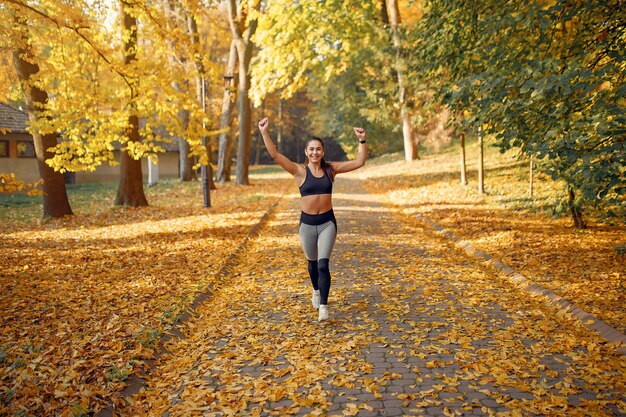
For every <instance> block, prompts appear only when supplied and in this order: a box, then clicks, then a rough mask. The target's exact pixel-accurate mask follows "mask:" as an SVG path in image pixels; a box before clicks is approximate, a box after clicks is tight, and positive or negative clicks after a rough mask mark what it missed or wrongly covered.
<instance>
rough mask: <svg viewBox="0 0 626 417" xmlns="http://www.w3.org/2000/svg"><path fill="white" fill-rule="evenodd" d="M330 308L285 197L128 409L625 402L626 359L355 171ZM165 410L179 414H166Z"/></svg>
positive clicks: (506, 408) (529, 410)
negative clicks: (389, 202)
mask: <svg viewBox="0 0 626 417" xmlns="http://www.w3.org/2000/svg"><path fill="white" fill-rule="evenodd" d="M337 191H338V192H337V193H336V194H335V196H334V200H335V209H336V213H337V218H338V223H339V238H338V242H337V246H336V249H335V252H334V256H333V262H332V264H331V265H332V272H333V286H332V289H331V300H330V303H329V306H330V313H331V320H330V321H328V322H325V323H319V322H318V321H317V320H316V319H317V314H316V310H314V309H313V307H312V306H311V304H310V298H309V297H310V288H309V285H310V284H309V280H308V277H307V273H306V262H305V260H304V257H303V254H302V250H301V249H300V247H299V243H298V238H297V234H296V227H297V216H298V203H297V200H296V199H288V198H287V199H284V200H283V201H281V203H280V204H279V207H278V209H277V211H276V215H275V217H274V219H273V221H271V222H270V223H268V225H267V226H266V227H265V228H264V229H263V230H262V232H261V234H260V236H259V237H258V238H256V239H255V240H253V241H252V242H251V244H250V247H249V249H248V250H247V252H248V256H247V257H245V259H244V260H243V261H242V262H241V264H240V265H239V266H238V267H237V268H235V269H234V270H233V280H232V281H231V284H230V285H228V286H225V287H223V288H222V289H221V290H220V291H219V292H218V293H216V294H214V296H213V298H211V300H210V302H208V303H206V304H204V305H201V306H200V308H199V310H198V312H197V313H198V315H197V316H196V317H195V318H193V319H192V320H191V321H190V322H189V325H188V327H187V331H186V335H187V337H186V338H185V339H182V340H176V341H173V342H172V343H170V344H169V345H168V348H169V351H170V353H169V354H167V355H165V356H163V357H162V358H161V359H160V360H159V361H158V363H157V364H156V366H155V367H154V368H153V370H152V371H151V375H150V378H149V380H148V382H147V386H146V387H145V389H144V390H143V391H141V392H140V393H139V394H137V395H136V396H134V397H133V398H132V399H131V401H132V405H131V406H129V407H127V408H124V409H122V410H120V413H121V415H146V416H148V415H149V416H154V415H169V416H239V415H252V416H254V415H276V416H286V415H301V416H304V415H327V416H350V415H359V416H383V415H386V416H399V415H437V416H440V415H447V416H457V415H496V414H497V415H502V416H504V415H508V416H521V415H546V416H561V415H568V416H585V415H607V416H610V415H615V416H616V415H620V414H623V413H625V412H626V402H625V400H626V399H625V398H624V392H625V390H626V359H625V358H624V357H623V356H621V355H620V354H619V353H617V352H616V350H615V349H614V347H613V346H610V345H608V344H606V343H604V342H603V341H602V340H600V339H599V338H598V337H597V335H595V334H594V333H592V332H590V331H589V330H587V329H586V328H585V327H584V326H582V325H581V324H580V323H579V322H578V321H576V320H575V319H572V318H571V317H568V316H567V315H563V314H561V313H559V312H558V311H556V310H554V309H551V308H549V307H547V306H546V304H545V303H544V302H543V301H542V300H537V299H532V298H529V297H528V296H527V295H525V294H524V293H522V292H520V291H519V290H518V289H516V288H514V287H513V286H511V285H510V284H509V283H508V282H507V281H506V279H504V278H503V277H502V276H501V275H499V274H498V273H497V272H496V271H495V270H493V269H490V268H488V267H485V266H483V265H481V264H480V263H478V262H476V261H473V260H472V259H469V258H468V257H467V256H466V255H465V254H463V253H462V252H461V251H459V250H457V249H456V248H454V247H453V246H452V245H451V244H450V243H449V242H448V241H446V240H445V239H443V238H441V237H439V236H438V235H437V234H435V233H433V232H432V231H430V230H429V228H428V227H426V228H424V227H421V226H420V225H416V224H414V223H412V222H409V221H408V218H409V216H407V215H404V214H402V213H399V212H398V210H397V209H395V208H394V207H392V206H386V205H383V204H381V203H379V202H377V200H378V198H377V197H376V196H373V195H371V194H368V193H367V192H365V190H364V189H363V187H362V185H361V184H360V181H356V180H354V179H350V178H349V177H343V178H341V179H339V180H338V182H337ZM164 413H167V414H164Z"/></svg>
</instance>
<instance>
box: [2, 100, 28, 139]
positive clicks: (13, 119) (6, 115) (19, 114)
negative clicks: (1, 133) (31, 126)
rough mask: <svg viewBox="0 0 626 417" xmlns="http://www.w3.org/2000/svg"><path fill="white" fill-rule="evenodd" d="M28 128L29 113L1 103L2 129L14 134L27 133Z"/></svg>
mask: <svg viewBox="0 0 626 417" xmlns="http://www.w3.org/2000/svg"><path fill="white" fill-rule="evenodd" d="M27 126H28V113H26V112H25V111H22V110H20V109H16V108H15V107H13V106H9V105H8V104H6V103H2V102H0V129H9V130H10V131H11V132H14V133H26V127H27Z"/></svg>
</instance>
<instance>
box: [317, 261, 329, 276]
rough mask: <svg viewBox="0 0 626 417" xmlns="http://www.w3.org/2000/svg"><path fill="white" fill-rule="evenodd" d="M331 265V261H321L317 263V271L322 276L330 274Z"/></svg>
mask: <svg viewBox="0 0 626 417" xmlns="http://www.w3.org/2000/svg"><path fill="white" fill-rule="evenodd" d="M329 263H330V260H329V259H320V260H318V261H317V269H318V270H319V272H320V274H323V273H326V274H328V273H329V272H330V268H329Z"/></svg>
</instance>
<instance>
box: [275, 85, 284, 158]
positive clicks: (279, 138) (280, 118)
mask: <svg viewBox="0 0 626 417" xmlns="http://www.w3.org/2000/svg"><path fill="white" fill-rule="evenodd" d="M283 148H284V145H283V99H282V98H280V97H278V136H277V137H276V149H278V152H280V153H283V151H284V149H283Z"/></svg>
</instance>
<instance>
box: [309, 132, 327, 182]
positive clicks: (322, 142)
mask: <svg viewBox="0 0 626 417" xmlns="http://www.w3.org/2000/svg"><path fill="white" fill-rule="evenodd" d="M314 140H316V141H318V142H319V143H321V144H322V149H324V141H323V140H322V139H320V138H318V137H317V136H313V137H312V138H311V139H309V140H307V141H306V144H305V145H304V149H305V150H306V148H308V147H309V143H311V142H313V141H314ZM308 164H309V157H308V156H307V157H306V158H305V160H304V165H308ZM320 166H321V167H322V169H323V170H324V175H326V176H327V177H328V179H329V180H330V182H335V170H334V169H333V166H332V165H331V164H329V163H328V162H326V160H325V159H324V158H322V161H321V163H320Z"/></svg>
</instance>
